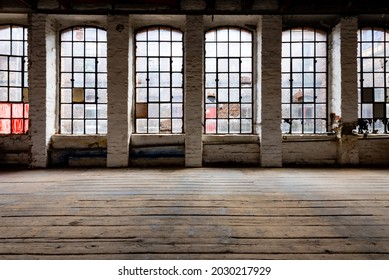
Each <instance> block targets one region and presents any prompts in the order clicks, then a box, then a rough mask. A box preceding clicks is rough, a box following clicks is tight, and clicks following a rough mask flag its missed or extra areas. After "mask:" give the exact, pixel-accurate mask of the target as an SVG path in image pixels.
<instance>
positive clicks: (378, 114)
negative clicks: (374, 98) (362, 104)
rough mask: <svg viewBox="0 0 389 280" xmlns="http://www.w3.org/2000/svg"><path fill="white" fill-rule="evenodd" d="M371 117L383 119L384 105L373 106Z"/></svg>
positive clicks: (376, 104) (375, 104)
mask: <svg viewBox="0 0 389 280" xmlns="http://www.w3.org/2000/svg"><path fill="white" fill-rule="evenodd" d="M373 117H374V118H376V119H382V118H384V117H385V103H374V104H373Z"/></svg>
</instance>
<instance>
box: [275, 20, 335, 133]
mask: <svg viewBox="0 0 389 280" xmlns="http://www.w3.org/2000/svg"><path fill="white" fill-rule="evenodd" d="M293 30H301V36H302V39H301V40H300V41H296V40H293V38H292V32H293ZM305 30H313V32H314V39H313V40H304V31H305ZM283 32H289V41H282V45H283V46H284V45H285V44H288V48H289V56H282V58H281V59H282V60H283V59H289V60H290V63H289V68H290V70H289V71H283V69H281V74H282V75H289V85H288V87H284V86H283V85H282V86H281V90H282V91H284V90H287V91H289V102H284V100H283V97H282V99H281V104H282V105H289V117H287V118H285V117H283V116H282V120H281V124H282V123H286V124H288V125H289V131H287V132H286V131H283V133H284V134H322V133H328V98H329V97H328V32H326V31H325V30H322V29H318V28H313V27H305V26H304V27H296V28H290V29H286V30H284V31H283ZM318 32H320V33H322V34H326V40H325V41H318V40H317V33H318ZM293 43H299V44H302V50H301V54H302V55H301V56H292V45H293ZM304 43H313V44H314V55H313V56H305V55H304ZM318 43H325V45H326V51H325V56H319V55H317V47H318V45H317V44H318ZM298 59H299V60H301V61H302V65H301V72H300V71H293V61H294V60H298ZM308 59H313V60H314V70H313V72H306V71H305V69H304V60H308ZM317 59H325V68H326V69H325V71H324V72H323V71H317V64H316V63H317ZM306 73H312V74H313V86H311V87H309V86H305V85H304V74H306ZM293 74H301V76H302V80H301V87H293ZM317 74H324V75H325V87H318V86H316V84H317ZM297 89H301V92H302V101H301V102H293V98H294V95H295V90H297ZM305 89H309V90H313V101H310V102H307V101H305V98H304V90H305ZM319 90H324V91H325V100H324V102H317V92H318V91H319ZM295 104H301V117H293V105H295ZM308 105H310V106H312V107H313V117H311V118H308V117H304V111H305V110H307V108H308ZM317 105H324V106H325V107H326V108H325V117H317V109H316V108H317ZM282 114H283V112H282ZM307 120H312V121H313V131H308V132H307V131H306V129H305V128H304V123H305V121H307ZM293 121H300V122H301V131H297V132H294V131H293ZM317 121H324V122H325V127H326V131H324V132H323V131H318V125H317Z"/></svg>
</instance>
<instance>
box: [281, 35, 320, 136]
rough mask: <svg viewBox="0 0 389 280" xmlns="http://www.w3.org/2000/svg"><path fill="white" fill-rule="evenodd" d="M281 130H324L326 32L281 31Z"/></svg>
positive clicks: (297, 131)
mask: <svg viewBox="0 0 389 280" xmlns="http://www.w3.org/2000/svg"><path fill="white" fill-rule="evenodd" d="M281 88H282V122H281V130H282V132H283V133H325V132H327V99H328V97H327V33H326V32H324V31H321V30H317V29H313V28H295V29H289V30H286V31H284V32H283V33H282V86H281Z"/></svg>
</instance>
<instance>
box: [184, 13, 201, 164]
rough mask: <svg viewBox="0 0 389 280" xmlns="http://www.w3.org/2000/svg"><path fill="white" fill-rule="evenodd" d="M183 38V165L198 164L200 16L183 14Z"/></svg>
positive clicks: (199, 128)
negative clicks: (184, 25) (184, 26)
mask: <svg viewBox="0 0 389 280" xmlns="http://www.w3.org/2000/svg"><path fill="white" fill-rule="evenodd" d="M184 38H185V41H184V50H185V52H184V63H185V66H184V71H185V74H184V76H185V80H184V87H185V105H184V106H185V109H184V111H185V134H186V137H185V165H186V166H187V167H199V166H201V165H202V150H203V147H202V140H201V136H202V131H203V125H202V118H203V109H202V106H203V105H202V104H203V88H204V86H203V82H204V81H203V69H204V67H203V53H204V51H203V50H204V31H203V16H201V15H200V16H199V15H196V16H187V17H186V30H185V36H184Z"/></svg>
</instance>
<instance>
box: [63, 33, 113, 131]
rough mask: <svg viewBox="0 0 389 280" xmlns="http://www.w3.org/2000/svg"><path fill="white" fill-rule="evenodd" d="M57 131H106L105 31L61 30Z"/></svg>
mask: <svg viewBox="0 0 389 280" xmlns="http://www.w3.org/2000/svg"><path fill="white" fill-rule="evenodd" d="M60 83H61V84H60V85H61V93H60V107H61V108H60V133H61V134H78V135H81V134H106V133H107V34H106V31H105V30H103V29H100V28H96V27H73V28H69V29H66V30H63V31H62V32H61V82H60Z"/></svg>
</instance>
